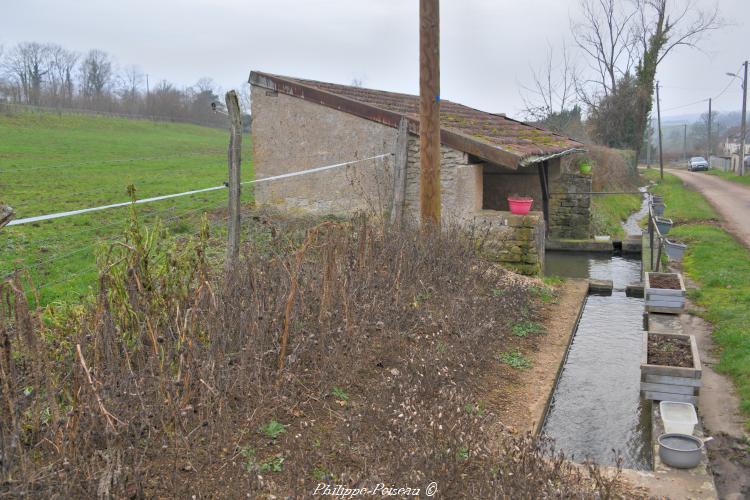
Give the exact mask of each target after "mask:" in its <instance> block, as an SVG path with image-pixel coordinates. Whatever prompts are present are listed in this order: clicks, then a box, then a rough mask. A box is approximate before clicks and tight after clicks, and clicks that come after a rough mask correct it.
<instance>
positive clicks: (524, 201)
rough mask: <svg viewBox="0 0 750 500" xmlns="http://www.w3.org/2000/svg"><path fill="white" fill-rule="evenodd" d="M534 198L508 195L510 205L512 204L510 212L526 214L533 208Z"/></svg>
mask: <svg viewBox="0 0 750 500" xmlns="http://www.w3.org/2000/svg"><path fill="white" fill-rule="evenodd" d="M532 203H534V200H533V199H531V198H514V197H511V196H509V197H508V205H509V206H510V213H512V214H516V215H526V214H527V213H529V210H531V204H532Z"/></svg>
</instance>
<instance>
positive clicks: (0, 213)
mask: <svg viewBox="0 0 750 500" xmlns="http://www.w3.org/2000/svg"><path fill="white" fill-rule="evenodd" d="M14 215H15V212H13V208H11V207H9V206H8V205H2V204H0V228H2V227H3V226H5V225H6V224H7V223H8V222H10V221H11V220H13V216H14Z"/></svg>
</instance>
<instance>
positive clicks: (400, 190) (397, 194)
mask: <svg viewBox="0 0 750 500" xmlns="http://www.w3.org/2000/svg"><path fill="white" fill-rule="evenodd" d="M408 147H409V122H408V120H407V119H406V118H401V122H400V123H399V124H398V136H397V137H396V151H395V155H394V160H393V206H392V207H391V224H398V225H400V224H401V220H402V219H403V216H404V200H405V198H406V160H407V154H408Z"/></svg>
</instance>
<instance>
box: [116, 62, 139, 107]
mask: <svg viewBox="0 0 750 500" xmlns="http://www.w3.org/2000/svg"><path fill="white" fill-rule="evenodd" d="M143 82H144V75H143V72H142V71H141V70H140V68H138V66H135V65H132V64H131V65H129V66H126V67H125V69H124V70H123V71H122V74H121V75H120V89H119V95H120V99H121V100H122V102H123V104H124V105H125V107H126V109H127V111H128V112H130V113H135V112H137V111H138V103H139V100H140V96H141V86H142V85H143Z"/></svg>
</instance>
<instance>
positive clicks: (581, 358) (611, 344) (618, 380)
mask: <svg viewBox="0 0 750 500" xmlns="http://www.w3.org/2000/svg"><path fill="white" fill-rule="evenodd" d="M635 227H637V225H636V226H635ZM545 273H546V274H547V275H550V276H552V275H555V276H566V277H571V278H593V279H606V280H612V281H613V285H614V291H613V293H612V295H611V296H597V295H590V296H589V297H588V298H587V300H586V304H585V305H584V309H583V313H582V316H581V319H580V322H579V324H578V328H577V330H576V332H575V335H574V337H573V340H572V343H571V345H570V349H569V351H568V356H567V359H566V361H565V365H564V366H563V370H562V372H561V374H560V378H559V380H558V382H557V386H556V387H555V392H554V394H553V397H552V401H551V404H550V408H549V411H548V413H547V418H546V420H545V424H544V428H543V432H544V433H545V434H547V435H548V436H550V437H552V438H554V439H555V442H556V447H557V449H560V450H563V451H564V452H565V453H566V455H568V456H569V457H570V456H571V455H572V458H573V460H575V461H583V460H584V459H586V458H591V459H593V460H594V461H596V462H597V463H600V464H606V465H614V464H615V453H613V451H612V450H615V452H616V453H618V454H619V455H620V456H621V457H622V460H623V462H622V465H623V467H625V468H628V469H640V470H646V469H650V468H651V463H652V450H651V412H650V404H649V403H648V402H647V401H644V400H642V399H641V397H640V358H641V343H642V334H643V331H644V330H643V317H642V315H643V299H640V298H632V297H627V296H626V295H625V287H626V285H628V284H630V283H634V282H638V281H640V274H641V261H640V258H635V259H633V258H626V257H622V256H617V255H614V256H613V255H608V254H580V253H569V252H548V253H547V256H546V265H545Z"/></svg>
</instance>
